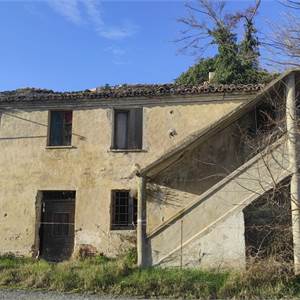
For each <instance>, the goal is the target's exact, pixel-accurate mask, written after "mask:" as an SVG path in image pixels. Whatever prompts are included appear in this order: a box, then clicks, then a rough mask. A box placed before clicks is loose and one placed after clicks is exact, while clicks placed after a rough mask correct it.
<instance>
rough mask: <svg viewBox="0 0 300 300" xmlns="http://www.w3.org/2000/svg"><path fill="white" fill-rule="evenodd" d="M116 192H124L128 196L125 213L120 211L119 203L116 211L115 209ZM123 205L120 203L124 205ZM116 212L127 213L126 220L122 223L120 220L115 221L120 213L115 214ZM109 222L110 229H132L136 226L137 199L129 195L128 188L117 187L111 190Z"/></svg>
mask: <svg viewBox="0 0 300 300" xmlns="http://www.w3.org/2000/svg"><path fill="white" fill-rule="evenodd" d="M118 193H126V194H127V197H128V203H127V213H125V212H120V207H121V205H120V204H119V207H118V212H117V211H116V210H117V203H116V202H117V194H118ZM124 206H125V205H122V207H124ZM117 213H119V214H123V215H125V214H127V222H124V223H123V224H122V223H121V222H117V219H119V220H120V215H119V216H117ZM110 215H111V224H110V229H111V230H134V229H136V226H137V199H135V198H134V197H132V196H131V195H130V191H129V190H125V189H117V190H112V191H111V214H110Z"/></svg>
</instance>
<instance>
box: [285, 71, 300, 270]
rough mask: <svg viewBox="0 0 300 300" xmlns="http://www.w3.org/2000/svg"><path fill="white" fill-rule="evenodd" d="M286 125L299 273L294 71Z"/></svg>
mask: <svg viewBox="0 0 300 300" xmlns="http://www.w3.org/2000/svg"><path fill="white" fill-rule="evenodd" d="M286 86H287V93H286V127H287V136H288V154H289V169H290V171H291V172H292V178H291V187H290V189H291V190H290V192H291V209H292V230H293V243H294V245H293V246H294V272H295V274H300V210H299V208H300V188H299V172H298V165H299V159H298V153H299V150H298V148H299V147H298V145H297V140H298V137H297V136H298V134H297V109H296V97H295V94H296V91H295V73H291V74H290V75H289V76H288V78H287V82H286Z"/></svg>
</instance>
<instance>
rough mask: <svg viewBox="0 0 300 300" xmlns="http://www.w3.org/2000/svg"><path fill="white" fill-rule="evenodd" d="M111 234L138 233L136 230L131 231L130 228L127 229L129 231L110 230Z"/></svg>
mask: <svg viewBox="0 0 300 300" xmlns="http://www.w3.org/2000/svg"><path fill="white" fill-rule="evenodd" d="M110 232H111V233H116V234H117V233H119V234H120V233H124V234H133V233H135V232H136V229H129V228H127V229H110Z"/></svg>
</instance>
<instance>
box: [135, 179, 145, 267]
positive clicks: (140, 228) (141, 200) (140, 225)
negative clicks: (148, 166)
mask: <svg viewBox="0 0 300 300" xmlns="http://www.w3.org/2000/svg"><path fill="white" fill-rule="evenodd" d="M137 180H138V182H137V184H138V203H137V260H138V261H137V264H138V266H139V267H144V266H145V240H146V192H145V191H146V179H145V177H143V176H141V177H137Z"/></svg>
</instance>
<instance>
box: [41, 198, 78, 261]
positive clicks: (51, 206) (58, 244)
mask: <svg viewBox="0 0 300 300" xmlns="http://www.w3.org/2000/svg"><path fill="white" fill-rule="evenodd" d="M74 215H75V193H74V192H46V193H45V195H44V197H43V202H42V220H41V227H40V252H41V257H42V258H44V259H46V260H49V261H62V260H65V259H68V258H70V257H71V255H72V253H73V248H74Z"/></svg>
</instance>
